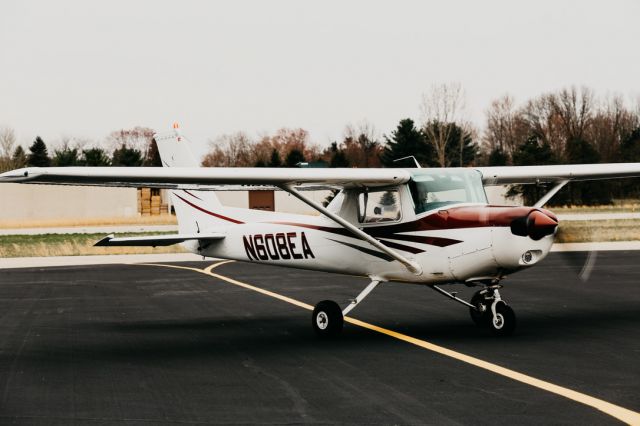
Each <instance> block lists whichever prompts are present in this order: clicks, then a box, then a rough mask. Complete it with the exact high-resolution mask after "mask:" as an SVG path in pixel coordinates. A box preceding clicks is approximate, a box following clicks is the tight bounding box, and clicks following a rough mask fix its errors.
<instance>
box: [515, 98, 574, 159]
mask: <svg viewBox="0 0 640 426" xmlns="http://www.w3.org/2000/svg"><path fill="white" fill-rule="evenodd" d="M554 104H555V100H554V95H553V94H546V95H541V96H539V97H537V98H535V99H532V100H530V101H529V102H527V104H526V105H525V106H524V107H523V108H522V109H521V110H520V113H521V114H522V117H523V119H524V120H525V123H526V126H527V128H528V133H529V136H534V137H535V138H537V139H538V140H539V141H541V142H542V143H543V144H548V145H549V147H550V148H551V151H552V152H553V154H554V155H555V156H556V157H557V158H561V157H562V156H563V155H564V146H565V142H566V138H565V135H564V129H563V126H562V120H561V119H560V117H559V116H558V114H557V113H556V109H555V107H554Z"/></svg>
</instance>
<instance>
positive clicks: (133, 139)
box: [106, 126, 155, 153]
mask: <svg viewBox="0 0 640 426" xmlns="http://www.w3.org/2000/svg"><path fill="white" fill-rule="evenodd" d="M154 133H155V131H154V130H153V129H150V128H148V127H140V126H137V127H134V128H132V129H121V130H116V131H115V132H111V133H110V134H109V136H107V140H106V142H107V145H108V146H109V148H111V149H112V150H113V149H118V148H122V147H127V148H132V149H137V150H138V151H140V152H143V153H144V152H147V150H148V147H149V144H151V142H152V140H153V134H154Z"/></svg>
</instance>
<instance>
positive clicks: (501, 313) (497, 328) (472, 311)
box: [469, 285, 516, 336]
mask: <svg viewBox="0 0 640 426" xmlns="http://www.w3.org/2000/svg"><path fill="white" fill-rule="evenodd" d="M499 288H500V286H498V285H493V286H489V287H487V288H484V289H482V290H480V291H477V292H476V293H475V294H474V295H473V297H472V298H471V302H470V305H471V306H469V315H470V316H471V319H472V320H473V322H474V323H475V324H476V325H477V326H479V327H489V329H490V330H491V332H492V333H493V334H495V335H497V336H508V335H510V334H512V333H513V331H514V330H515V328H516V314H515V312H513V309H512V308H511V306H509V305H507V303H506V302H505V301H504V300H502V298H501V297H500V292H499V291H498V289H499Z"/></svg>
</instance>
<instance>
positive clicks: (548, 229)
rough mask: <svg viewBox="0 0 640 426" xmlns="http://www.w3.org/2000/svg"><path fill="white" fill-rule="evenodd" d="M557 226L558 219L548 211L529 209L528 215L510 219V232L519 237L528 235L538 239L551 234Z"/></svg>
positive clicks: (535, 239)
mask: <svg viewBox="0 0 640 426" xmlns="http://www.w3.org/2000/svg"><path fill="white" fill-rule="evenodd" d="M557 227H558V219H557V218H556V217H555V216H554V215H553V214H552V213H550V212H549V214H547V213H546V212H544V211H541V210H531V211H530V212H529V214H528V215H526V216H522V217H518V218H515V219H513V220H512V221H511V233H512V234H514V235H518V236H521V237H529V238H531V239H532V240H534V241H538V240H540V239H542V238H544V237H546V236H547V235H551V234H553V233H554V232H555V231H556V228H557Z"/></svg>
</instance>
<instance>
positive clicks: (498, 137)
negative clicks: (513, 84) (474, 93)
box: [482, 95, 527, 158]
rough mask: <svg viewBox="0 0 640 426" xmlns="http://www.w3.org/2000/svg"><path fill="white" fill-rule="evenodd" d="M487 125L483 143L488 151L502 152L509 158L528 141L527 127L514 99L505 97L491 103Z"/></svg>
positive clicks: (487, 113)
mask: <svg viewBox="0 0 640 426" xmlns="http://www.w3.org/2000/svg"><path fill="white" fill-rule="evenodd" d="M486 115H487V124H486V128H485V130H484V134H483V139H482V140H483V142H484V144H485V147H486V148H488V151H494V150H500V151H502V152H503V153H505V154H506V155H507V156H508V157H509V158H513V153H514V151H515V150H516V149H517V147H518V145H520V144H521V143H522V142H524V141H525V140H526V137H527V134H526V133H527V126H526V123H525V121H524V119H523V117H522V115H521V113H520V111H518V110H517V109H516V106H515V102H514V100H513V98H512V97H511V96H509V95H504V96H502V97H501V98H498V99H496V100H494V101H493V102H491V106H490V107H489V109H488V110H487V112H486Z"/></svg>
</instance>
